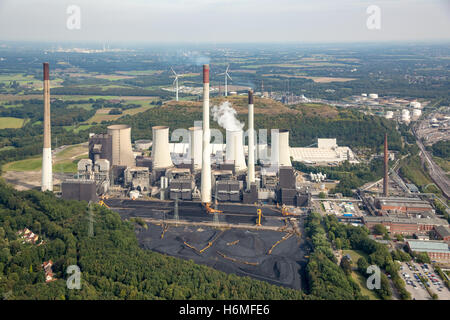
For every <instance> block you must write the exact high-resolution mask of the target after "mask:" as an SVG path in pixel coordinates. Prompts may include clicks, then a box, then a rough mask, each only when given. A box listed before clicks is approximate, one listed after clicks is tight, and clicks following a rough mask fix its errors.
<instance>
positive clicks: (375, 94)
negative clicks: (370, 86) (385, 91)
mask: <svg viewBox="0 0 450 320" xmlns="http://www.w3.org/2000/svg"><path fill="white" fill-rule="evenodd" d="M369 98H370V99H378V94H377V93H370V94H369Z"/></svg>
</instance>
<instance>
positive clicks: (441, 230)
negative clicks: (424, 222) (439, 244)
mask: <svg viewBox="0 0 450 320" xmlns="http://www.w3.org/2000/svg"><path fill="white" fill-rule="evenodd" d="M434 229H435V230H436V232H437V233H438V234H439V235H440V236H441V237H449V236H450V228H449V227H447V226H436V227H435V228H434Z"/></svg>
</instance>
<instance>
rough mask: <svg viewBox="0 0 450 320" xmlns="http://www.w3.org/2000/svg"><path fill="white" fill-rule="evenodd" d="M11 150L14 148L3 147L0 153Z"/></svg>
mask: <svg viewBox="0 0 450 320" xmlns="http://www.w3.org/2000/svg"><path fill="white" fill-rule="evenodd" d="M12 149H15V147H13V146H6V147H3V148H0V151H6V150H12Z"/></svg>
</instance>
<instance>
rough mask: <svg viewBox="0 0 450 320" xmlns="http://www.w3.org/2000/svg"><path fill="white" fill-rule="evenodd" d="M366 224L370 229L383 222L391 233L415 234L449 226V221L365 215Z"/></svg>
mask: <svg viewBox="0 0 450 320" xmlns="http://www.w3.org/2000/svg"><path fill="white" fill-rule="evenodd" d="M363 222H364V224H365V225H366V226H367V228H369V229H370V230H371V229H373V227H374V226H375V225H377V224H382V225H383V226H385V227H386V229H387V230H388V231H389V232H390V233H391V234H404V235H413V234H417V233H426V232H429V231H432V230H433V229H434V228H435V227H437V226H448V222H447V221H446V220H444V219H439V218H429V217H428V218H413V217H408V218H406V217H405V218H400V217H391V216H377V217H373V216H365V217H364V218H363Z"/></svg>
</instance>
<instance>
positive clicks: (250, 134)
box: [247, 90, 255, 189]
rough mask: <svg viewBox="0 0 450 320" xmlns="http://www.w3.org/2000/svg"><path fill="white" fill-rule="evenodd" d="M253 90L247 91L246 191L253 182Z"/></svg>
mask: <svg viewBox="0 0 450 320" xmlns="http://www.w3.org/2000/svg"><path fill="white" fill-rule="evenodd" d="M253 122H254V120H253V90H249V91H248V175H247V189H250V184H251V183H254V182H255V130H254V128H253Z"/></svg>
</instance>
